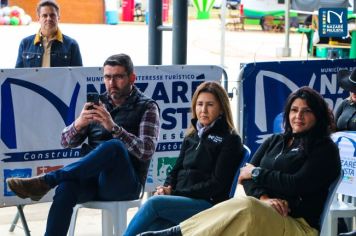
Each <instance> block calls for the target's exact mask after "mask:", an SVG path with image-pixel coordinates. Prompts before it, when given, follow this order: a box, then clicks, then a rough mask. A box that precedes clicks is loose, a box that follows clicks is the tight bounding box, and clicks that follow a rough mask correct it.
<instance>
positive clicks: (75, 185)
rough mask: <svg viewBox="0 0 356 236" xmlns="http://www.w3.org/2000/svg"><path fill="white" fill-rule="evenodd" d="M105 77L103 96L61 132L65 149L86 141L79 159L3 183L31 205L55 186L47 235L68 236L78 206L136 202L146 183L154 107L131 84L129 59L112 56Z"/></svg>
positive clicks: (156, 127)
mask: <svg viewBox="0 0 356 236" xmlns="http://www.w3.org/2000/svg"><path fill="white" fill-rule="evenodd" d="M103 77H104V83H105V88H106V92H105V93H104V94H101V95H100V102H98V103H93V102H87V103H85V104H84V107H83V109H82V111H81V113H80V115H79V117H78V118H77V119H76V120H75V121H74V122H73V123H72V124H71V125H69V126H68V127H65V128H64V130H63V132H62V142H61V143H62V146H63V147H65V148H73V147H77V146H79V145H80V144H82V143H83V142H84V141H85V140H86V139H87V140H88V142H87V143H84V144H83V145H82V153H83V157H82V158H81V159H80V160H79V161H77V162H74V163H72V164H69V165H68V166H65V167H63V168H62V169H59V170H55V171H52V172H50V173H47V174H45V175H42V176H37V177H32V178H9V179H7V183H8V185H9V188H10V189H11V190H12V191H13V192H14V193H15V194H16V195H17V196H18V197H20V198H31V199H32V200H35V201H36V200H37V201H38V200H40V199H41V198H42V197H43V196H44V195H45V194H46V193H47V192H48V191H49V190H50V189H52V188H55V187H57V188H56V192H55V195H54V198H53V203H52V205H51V209H50V212H49V215H48V220H47V228H46V234H45V235H50V236H52V235H58V236H59V235H63V236H65V235H67V231H68V228H69V225H70V219H71V215H72V212H73V207H74V206H75V205H76V204H77V203H82V202H87V201H94V200H97V201H119V200H133V199H138V198H139V195H140V192H141V190H142V188H143V186H144V183H145V181H146V176H147V171H148V167H149V164H150V160H151V158H152V155H153V153H154V151H155V148H156V144H157V138H158V133H159V108H158V105H157V103H156V102H155V101H153V100H152V99H151V98H148V97H146V96H145V95H143V94H142V93H141V92H140V91H139V90H138V89H137V87H136V86H135V85H134V82H135V80H136V75H135V73H134V70H133V63H132V61H131V58H130V57H129V56H128V55H125V54H117V55H113V56H110V57H109V58H108V59H107V60H106V61H105V62H104V76H103ZM89 107H91V108H92V109H88V108H89Z"/></svg>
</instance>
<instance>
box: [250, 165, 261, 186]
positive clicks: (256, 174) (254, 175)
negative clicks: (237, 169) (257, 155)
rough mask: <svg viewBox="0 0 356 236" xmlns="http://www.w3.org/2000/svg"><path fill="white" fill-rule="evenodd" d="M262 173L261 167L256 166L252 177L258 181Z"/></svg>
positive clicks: (254, 180)
mask: <svg viewBox="0 0 356 236" xmlns="http://www.w3.org/2000/svg"><path fill="white" fill-rule="evenodd" d="M260 173H261V167H255V168H253V169H252V171H251V178H252V180H253V182H255V183H257V180H258V176H259V175H260Z"/></svg>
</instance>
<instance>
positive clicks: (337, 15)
mask: <svg viewBox="0 0 356 236" xmlns="http://www.w3.org/2000/svg"><path fill="white" fill-rule="evenodd" d="M331 13H332V14H334V15H335V16H336V17H337V18H338V19H339V23H340V24H342V15H343V14H344V12H341V14H337V12H335V11H328V15H327V17H326V21H327V22H328V24H330V23H331Z"/></svg>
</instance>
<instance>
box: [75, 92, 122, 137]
mask: <svg viewBox="0 0 356 236" xmlns="http://www.w3.org/2000/svg"><path fill="white" fill-rule="evenodd" d="M91 122H97V123H99V124H101V125H102V126H103V127H104V128H105V129H106V130H108V131H109V132H111V131H112V129H113V127H114V126H116V124H115V122H114V121H113V119H112V117H111V115H110V113H109V112H108V111H107V110H106V108H105V106H104V105H103V104H102V103H101V102H100V95H99V94H98V93H88V94H87V103H85V105H84V107H83V109H82V111H81V113H80V115H79V117H78V118H77V119H76V121H75V128H76V130H77V131H79V130H80V129H82V128H84V127H86V126H87V125H89V124H90V123H91Z"/></svg>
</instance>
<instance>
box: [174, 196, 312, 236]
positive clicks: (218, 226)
mask: <svg viewBox="0 0 356 236" xmlns="http://www.w3.org/2000/svg"><path fill="white" fill-rule="evenodd" d="M180 227H181V230H182V234H183V236H259V235H261V236H318V235H319V232H318V231H317V230H316V229H314V228H312V227H310V226H309V224H308V223H307V222H306V221H305V220H304V219H303V218H298V219H295V218H292V217H289V216H287V217H285V216H282V215H280V214H279V213H278V212H277V211H276V210H275V209H274V208H272V207H271V206H269V205H268V204H266V203H264V202H262V201H259V200H257V199H255V198H253V197H246V196H242V197H235V198H232V199H230V200H228V201H224V202H222V203H220V204H217V205H215V206H214V207H212V208H210V209H208V210H205V211H202V212H200V213H199V214H196V215H194V216H193V217H191V218H189V219H188V220H185V221H183V222H182V223H181V224H180Z"/></svg>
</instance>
